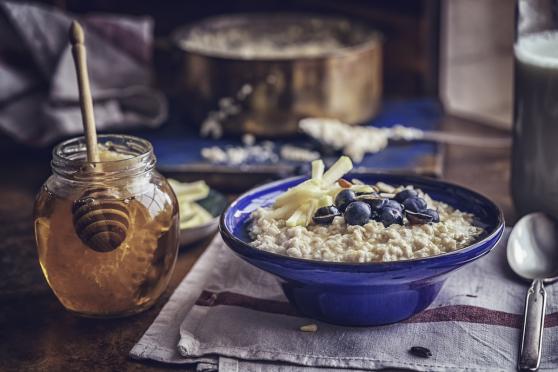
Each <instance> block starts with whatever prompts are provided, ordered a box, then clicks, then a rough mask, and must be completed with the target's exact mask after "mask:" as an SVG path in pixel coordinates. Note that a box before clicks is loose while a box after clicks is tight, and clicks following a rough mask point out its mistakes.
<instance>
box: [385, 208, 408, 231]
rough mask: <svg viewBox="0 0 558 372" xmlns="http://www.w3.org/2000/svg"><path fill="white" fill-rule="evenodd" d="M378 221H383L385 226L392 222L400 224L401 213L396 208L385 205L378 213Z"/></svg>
mask: <svg viewBox="0 0 558 372" xmlns="http://www.w3.org/2000/svg"><path fill="white" fill-rule="evenodd" d="M380 222H381V223H383V224H384V226H385V227H388V226H389V225H393V224H394V223H396V224H399V225H402V224H403V213H402V212H401V211H400V210H398V209H395V208H390V207H385V208H384V209H382V212H381V214H380Z"/></svg>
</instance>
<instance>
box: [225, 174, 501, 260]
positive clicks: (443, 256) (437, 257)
mask: <svg viewBox="0 0 558 372" xmlns="http://www.w3.org/2000/svg"><path fill="white" fill-rule="evenodd" d="M359 175H360V176H370V177H373V176H378V177H381V176H387V177H404V178H405V179H408V180H410V181H411V182H410V184H413V182H412V181H413V180H416V181H417V183H421V182H432V183H435V184H437V185H440V186H449V187H452V188H456V189H460V190H462V191H465V192H467V193H470V194H473V195H474V196H475V197H477V198H480V199H483V200H484V201H486V202H487V203H488V204H489V205H491V206H492V207H493V208H494V209H495V210H496V211H498V223H497V225H496V228H494V231H492V232H491V233H489V234H488V235H486V236H485V237H484V238H482V239H481V240H478V241H475V242H474V243H473V244H470V245H468V246H466V247H463V248H460V249H457V250H455V251H452V252H447V253H442V254H438V255H435V256H430V257H421V258H412V259H408V260H397V261H387V262H336V261H318V260H312V259H309V258H297V257H291V256H287V255H283V254H279V253H273V252H268V251H265V250H263V249H258V248H255V247H253V246H252V245H251V244H250V243H247V242H245V241H244V240H242V239H239V238H237V237H236V236H235V235H234V234H233V233H232V232H231V231H229V230H228V229H227V228H226V226H225V216H226V215H227V213H228V212H229V210H230V209H231V208H233V207H234V206H235V205H236V204H237V203H238V201H239V200H241V199H243V198H245V197H246V196H248V195H251V194H255V193H257V192H260V191H262V190H264V189H268V188H272V187H275V186H278V185H280V184H282V183H290V182H293V181H295V180H303V179H307V178H308V177H306V176H297V177H290V178H286V179H283V180H278V181H274V182H270V183H266V184H265V185H262V186H258V187H256V188H253V189H251V190H249V191H247V192H245V193H244V194H242V195H240V196H239V197H238V198H236V199H235V200H234V201H233V202H232V203H231V204H230V205H229V206H228V207H227V208H226V209H225V211H224V212H223V213H222V214H221V217H220V218H219V232H220V233H221V234H222V235H223V236H224V237H225V238H226V239H227V240H230V241H232V242H235V243H236V244H239V245H240V246H241V247H244V248H245V249H248V250H251V251H253V252H255V253H257V254H258V255H261V256H265V257H270V258H275V259H281V260H285V261H292V262H296V263H301V264H312V265H316V266H318V267H324V268H326V267H327V268H335V267H337V268H343V269H348V268H364V267H374V268H378V269H381V268H385V267H389V266H401V265H405V266H406V265H407V264H428V265H433V264H436V263H438V261H445V259H448V258H455V261H456V262H462V263H465V262H468V261H472V260H474V259H477V258H479V257H481V256H483V255H485V254H486V253H488V252H489V251H490V249H487V250H483V251H481V252H479V253H478V254H476V255H474V256H473V257H468V258H467V259H466V260H465V261H462V260H459V259H458V258H459V257H461V256H465V255H466V254H467V253H469V252H471V251H473V250H475V249H476V248H479V247H481V246H482V245H484V244H486V243H487V242H489V241H490V240H492V239H494V238H497V241H496V242H495V243H494V245H493V246H495V245H496V244H498V242H499V241H500V239H501V238H502V235H503V232H504V228H505V221H504V213H503V212H502V209H501V208H500V207H498V206H497V205H496V204H495V203H494V202H493V201H491V200H490V199H489V198H488V197H486V196H484V195H483V194H481V193H478V192H476V191H473V190H471V189H468V188H466V187H463V186H460V185H457V184H455V183H451V182H447V181H440V180H435V179H429V178H426V177H419V176H407V175H399V174H390V173H373V172H369V173H361V174H359ZM233 250H235V251H236V249H233ZM440 263H441V262H440ZM447 265H448V263H447V262H443V266H447Z"/></svg>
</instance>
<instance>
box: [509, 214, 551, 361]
mask: <svg viewBox="0 0 558 372" xmlns="http://www.w3.org/2000/svg"><path fill="white" fill-rule="evenodd" d="M557 238H558V235H557V233H556V225H555V223H554V222H553V221H552V220H551V219H550V218H548V217H547V216H546V215H545V214H544V213H531V214H528V215H526V216H525V217H523V218H522V219H521V220H519V222H517V224H516V225H515V227H514V228H513V230H512V232H511V234H510V238H509V240H508V247H507V256H508V263H509V265H510V267H511V268H512V270H513V271H514V272H515V273H516V274H517V275H519V276H520V277H522V278H524V279H527V280H532V281H533V282H532V284H531V287H530V288H529V291H528V292H527V297H526V299H525V315H524V319H523V335H522V339H521V348H520V352H519V360H518V368H519V369H521V370H529V371H536V370H537V369H538V368H539V363H540V361H541V347H542V335H543V329H544V314H545V305H546V291H545V289H544V285H543V283H551V282H553V281H555V280H556V279H558V242H557Z"/></svg>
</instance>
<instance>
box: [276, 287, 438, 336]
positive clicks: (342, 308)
mask: <svg viewBox="0 0 558 372" xmlns="http://www.w3.org/2000/svg"><path fill="white" fill-rule="evenodd" d="M443 283H444V281H443V280H440V281H436V282H435V283H428V284H425V285H423V286H416V285H413V286H411V287H409V286H393V288H386V286H381V287H361V288H356V289H355V288H354V287H353V288H350V289H349V288H347V287H334V288H332V287H330V286H328V287H327V288H325V287H323V286H316V285H305V284H294V283H283V284H282V286H283V291H284V292H285V295H286V296H287V298H288V299H289V301H290V302H291V304H293V305H294V306H295V308H296V309H297V310H298V311H299V312H300V313H301V314H302V315H304V316H307V317H309V318H313V319H317V320H321V321H324V322H326V323H331V324H335V325H342V326H377V325H385V324H390V323H396V322H399V321H402V320H405V319H407V318H410V317H411V316H413V315H415V314H417V313H419V312H420V311H422V310H424V309H425V308H426V307H428V306H429V305H430V304H431V303H432V301H434V299H435V298H436V296H437V295H438V293H439V292H440V289H441V288H442V285H443Z"/></svg>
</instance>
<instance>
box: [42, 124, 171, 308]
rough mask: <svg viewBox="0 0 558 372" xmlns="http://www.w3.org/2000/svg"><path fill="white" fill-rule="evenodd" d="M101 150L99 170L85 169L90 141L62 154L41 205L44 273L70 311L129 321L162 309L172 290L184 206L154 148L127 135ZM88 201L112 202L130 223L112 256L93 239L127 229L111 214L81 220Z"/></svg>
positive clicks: (74, 143) (61, 148) (105, 139)
mask: <svg viewBox="0 0 558 372" xmlns="http://www.w3.org/2000/svg"><path fill="white" fill-rule="evenodd" d="M99 142H100V147H101V151H100V155H101V162H100V163H97V164H95V166H94V167H93V168H95V169H90V168H91V164H89V165H87V164H86V163H85V161H84V160H85V158H86V154H85V142H84V140H83V138H78V139H72V140H69V141H66V142H64V143H62V144H60V145H58V146H57V147H56V148H55V150H54V152H53V162H52V169H53V175H52V176H51V177H50V178H49V179H48V180H47V181H46V182H45V184H44V185H43V187H42V189H41V191H40V192H39V194H38V195H37V199H36V203H35V216H34V224H35V236H36V240H37V246H38V251H39V261H40V264H41V268H42V270H43V273H44V275H45V277H46V279H47V281H48V283H49V285H50V287H51V288H52V290H53V291H54V293H55V294H56V296H57V297H58V299H59V300H60V302H61V303H62V304H63V305H64V306H65V307H66V308H67V309H68V310H71V311H73V312H76V313H78V314H80V315H85V316H94V317H117V316H125V315H130V314H134V313H138V312H140V311H142V310H145V309H146V308H148V307H149V306H151V305H152V304H154V303H155V301H156V300H157V299H158V298H159V297H160V296H161V294H162V293H163V292H164V290H165V288H166V286H167V284H168V282H169V279H170V276H171V274H172V270H173V268H174V264H175V261H176V256H177V251H178V206H177V202H176V198H175V195H174V193H173V192H172V190H171V188H170V186H169V185H168V183H167V181H166V180H165V179H164V177H162V176H161V175H160V174H159V173H157V172H156V171H155V170H154V166H155V156H154V155H153V151H152V148H151V145H150V144H149V142H147V141H144V140H141V139H139V138H136V137H130V136H121V135H107V136H99ZM87 167H89V168H87ZM91 190H93V191H95V190H103V193H102V195H101V196H99V195H98V193H95V192H92V191H91ZM84 195H85V197H89V196H90V195H94V197H95V198H97V199H99V198H104V199H101V201H103V200H105V201H106V200H109V201H110V203H105V204H104V205H109V206H110V205H116V206H119V208H118V211H117V212H119V213H120V214H122V215H123V216H124V218H125V219H124V220H123V221H122V222H123V223H124V227H123V229H121V230H119V233H120V235H118V239H117V240H116V244H113V245H112V246H109V249H98V248H97V246H96V245H95V244H92V243H91V239H88V237H90V236H93V235H94V234H95V233H97V232H98V231H96V230H99V229H101V230H102V229H103V228H105V229H107V231H109V230H110V228H112V227H111V224H112V225H117V224H118V225H121V223H120V222H119V221H116V222H114V223H112V222H111V218H112V217H111V213H110V212H111V211H112V210H111V209H105V210H102V209H101V210H97V211H93V212H94V213H89V214H88V215H87V216H86V217H87V218H89V217H90V216H89V215H95V217H96V220H93V222H91V221H88V220H86V221H85V223H83V222H82V220H83V218H82V217H83V216H81V215H79V216H77V218H76V214H75V213H76V203H79V202H80V201H83V200H84ZM96 201H99V200H96ZM78 205H80V204H78ZM101 205H103V204H102V203H101ZM84 218H85V217H84ZM89 222H91V224H90V225H91V226H92V227H91V226H87V223H89ZM84 225H85V226H84ZM95 225H99V226H100V227H99V226H95ZM107 226H108V227H107ZM84 231H85V232H84ZM91 231H93V233H90V232H91ZM110 231H111V233H112V232H113V231H114V230H110ZM101 233H102V231H101ZM107 234H108V232H107Z"/></svg>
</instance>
